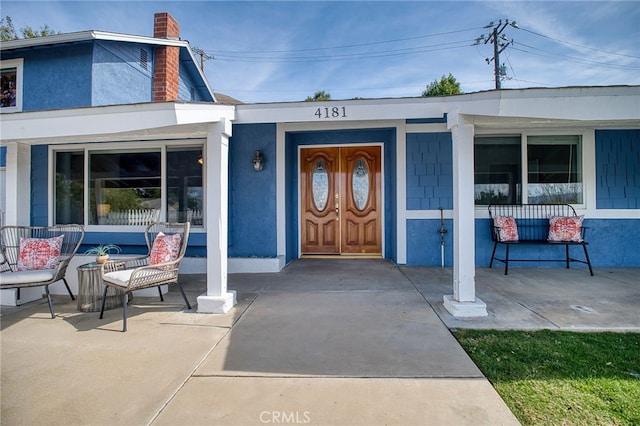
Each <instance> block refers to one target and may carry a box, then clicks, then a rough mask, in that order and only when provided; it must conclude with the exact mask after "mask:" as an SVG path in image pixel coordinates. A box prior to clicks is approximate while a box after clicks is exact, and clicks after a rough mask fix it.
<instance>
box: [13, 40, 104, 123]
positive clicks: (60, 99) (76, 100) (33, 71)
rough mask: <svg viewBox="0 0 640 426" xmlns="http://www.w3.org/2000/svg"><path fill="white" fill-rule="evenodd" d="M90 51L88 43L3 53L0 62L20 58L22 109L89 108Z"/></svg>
mask: <svg viewBox="0 0 640 426" xmlns="http://www.w3.org/2000/svg"><path fill="white" fill-rule="evenodd" d="M91 52H92V47H91V44H90V43H79V44H72V45H67V46H64V47H53V48H48V49H33V50H26V49H25V50H19V51H15V52H3V53H2V59H15V58H23V59H24V62H23V67H24V68H23V79H24V84H23V88H22V90H23V94H22V96H23V100H22V110H23V111H25V112H26V111H38V110H47V109H62V108H76V107H82V106H90V105H91V78H90V77H91V60H92V53H91Z"/></svg>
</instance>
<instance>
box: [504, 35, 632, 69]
mask: <svg viewBox="0 0 640 426" xmlns="http://www.w3.org/2000/svg"><path fill="white" fill-rule="evenodd" d="M514 44H515V45H517V46H524V47H528V48H529V49H533V50H537V51H540V52H543V53H544V54H541V53H536V52H531V51H529V50H525V49H522V48H518V47H516V46H514V47H513V49H514V50H517V51H520V52H524V53H529V54H531V55H537V56H547V57H560V58H564V60H566V61H567V62H574V63H577V64H587V65H598V66H601V67H605V68H612V69H628V70H638V69H640V67H636V66H631V65H617V64H611V63H608V62H600V61H593V60H589V59H583V58H577V57H575V56H569V55H563V54H559V53H555V52H550V51H547V50H544V49H539V48H537V47H535V46H530V45H528V44H524V43H519V42H515V43H514Z"/></svg>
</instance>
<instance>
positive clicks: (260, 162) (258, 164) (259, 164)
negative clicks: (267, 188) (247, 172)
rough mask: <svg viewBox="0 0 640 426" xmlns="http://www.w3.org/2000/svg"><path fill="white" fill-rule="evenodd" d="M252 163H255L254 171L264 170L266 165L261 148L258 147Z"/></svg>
mask: <svg viewBox="0 0 640 426" xmlns="http://www.w3.org/2000/svg"><path fill="white" fill-rule="evenodd" d="M251 163H253V171H254V172H261V171H262V168H263V167H264V157H262V152H260V150H259V149H256V156H255V157H253V160H251Z"/></svg>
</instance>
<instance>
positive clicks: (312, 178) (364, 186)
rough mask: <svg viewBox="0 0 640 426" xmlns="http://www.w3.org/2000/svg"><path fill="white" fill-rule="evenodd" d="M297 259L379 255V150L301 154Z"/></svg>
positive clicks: (307, 150) (327, 150)
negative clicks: (298, 252)
mask: <svg viewBox="0 0 640 426" xmlns="http://www.w3.org/2000/svg"><path fill="white" fill-rule="evenodd" d="M300 182H301V185H300V186H301V193H300V200H301V224H302V225H301V241H302V254H303V255H304V254H370V255H371V254H376V255H377V254H381V253H382V221H381V212H382V200H381V198H382V197H381V195H380V190H381V148H380V147H379V146H362V147H360V146H352V147H328V148H304V149H302V150H301V152H300Z"/></svg>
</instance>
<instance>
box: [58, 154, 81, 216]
mask: <svg viewBox="0 0 640 426" xmlns="http://www.w3.org/2000/svg"><path fill="white" fill-rule="evenodd" d="M55 163H56V164H55V168H56V178H55V179H56V182H55V184H56V186H55V217H54V219H53V223H55V224H60V225H62V224H68V223H79V224H83V223H84V152H82V151H80V152H57V153H56V157H55Z"/></svg>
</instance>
